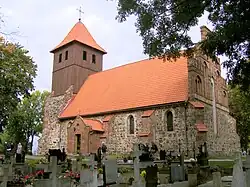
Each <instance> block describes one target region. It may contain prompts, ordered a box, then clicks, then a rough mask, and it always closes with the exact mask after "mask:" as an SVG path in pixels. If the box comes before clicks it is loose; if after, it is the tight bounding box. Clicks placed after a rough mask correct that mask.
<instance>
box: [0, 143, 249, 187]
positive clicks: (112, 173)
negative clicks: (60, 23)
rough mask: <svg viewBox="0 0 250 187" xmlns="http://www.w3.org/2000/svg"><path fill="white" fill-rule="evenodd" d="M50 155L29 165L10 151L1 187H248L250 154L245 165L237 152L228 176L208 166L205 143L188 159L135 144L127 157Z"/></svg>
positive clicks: (0, 175)
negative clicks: (131, 152)
mask: <svg viewBox="0 0 250 187" xmlns="http://www.w3.org/2000/svg"><path fill="white" fill-rule="evenodd" d="M48 153H49V154H48V155H47V157H46V158H43V159H35V160H26V162H25V161H24V160H23V159H22V155H21V156H20V155H19V153H18V151H17V153H16V155H15V154H13V153H11V152H8V151H6V153H5V158H4V159H3V161H2V163H1V166H0V180H1V187H45V186H46V187H47V186H48V187H49V186H51V187H85V186H86V187H98V186H110V187H112V186H113V187H115V186H116V187H117V186H121V187H123V186H135V187H143V186H145V187H151V186H152V187H157V186H158V187H165V186H166V187H195V186H199V187H210V186H211V187H213V186H215V187H229V186H232V187H238V186H242V187H249V186H250V153H249V154H248V155H247V156H246V161H244V162H242V159H241V154H240V153H238V154H236V157H235V162H234V167H233V171H231V173H232V174H231V175H230V174H229V173H230V172H229V173H226V172H225V171H223V168H220V167H215V166H209V164H208V155H207V152H206V143H204V145H202V146H201V147H200V148H199V153H198V154H197V157H196V158H192V159H189V160H186V159H184V158H185V155H184V154H183V153H181V152H178V153H175V152H166V151H165V150H160V151H158V150H157V148H156V149H153V146H152V147H151V148H149V147H148V146H147V145H143V144H134V150H133V154H132V155H130V156H128V157H123V159H117V158H111V157H108V156H107V157H103V156H104V155H102V154H88V155H79V154H78V155H74V156H69V155H66V154H65V152H64V150H63V151H62V152H61V150H58V149H55V150H52V149H51V150H49V151H48ZM105 156H106V155H105ZM15 157H16V158H15ZM194 157H195V155H194ZM31 163H32V164H31ZM228 174H229V175H228Z"/></svg>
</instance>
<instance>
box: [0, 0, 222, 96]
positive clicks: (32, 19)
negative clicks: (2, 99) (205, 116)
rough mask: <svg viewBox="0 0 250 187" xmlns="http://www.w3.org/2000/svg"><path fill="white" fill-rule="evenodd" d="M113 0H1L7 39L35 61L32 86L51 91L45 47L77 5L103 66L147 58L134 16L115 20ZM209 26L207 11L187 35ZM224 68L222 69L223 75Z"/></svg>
mask: <svg viewBox="0 0 250 187" xmlns="http://www.w3.org/2000/svg"><path fill="white" fill-rule="evenodd" d="M116 5H117V0H70V1H69V0H53V1H52V0H42V1H34V0H22V1H18V0H8V1H7V0H1V3H0V7H1V8H0V13H1V16H2V18H3V21H4V23H3V24H1V28H0V29H1V31H3V32H5V33H12V32H15V33H16V34H13V35H11V36H7V39H9V40H11V41H13V42H18V43H20V44H21V45H23V46H24V47H25V48H26V49H28V50H29V55H30V56H32V57H33V60H34V61H35V62H36V64H37V65H38V72H37V74H38V75H37V77H36V79H35V82H34V84H35V89H37V90H48V91H51V82H52V81H51V77H52V64H53V63H52V62H53V61H52V60H53V56H52V54H51V53H49V51H50V50H51V49H53V48H54V47H55V46H56V45H57V44H59V43H60V42H61V41H62V40H63V38H64V37H65V36H66V35H67V33H68V32H69V31H70V29H71V28H72V27H73V26H74V24H75V23H76V22H77V21H78V19H79V12H78V11H77V9H79V7H81V9H82V11H83V12H84V14H83V15H82V17H81V18H82V22H83V23H84V24H85V25H86V27H87V28H88V30H89V32H90V33H91V34H92V36H93V37H94V39H95V40H96V41H97V43H98V44H99V45H100V46H101V47H103V48H104V49H105V50H106V51H107V52H108V54H107V55H105V56H104V59H103V60H104V61H103V62H104V67H103V68H104V70H105V69H110V68H113V67H116V66H120V65H124V64H127V63H131V62H135V61H138V60H141V59H144V58H147V56H146V55H144V54H143V46H142V40H141V37H140V36H139V33H136V27H135V26H134V23H135V17H130V18H129V19H128V21H126V22H124V23H119V22H118V21H117V20H116V19H115V17H116V15H117V8H116ZM202 25H206V26H207V27H208V28H210V29H212V25H211V23H209V22H208V20H207V15H204V16H203V17H202V18H200V21H199V24H198V25H197V26H196V27H193V28H192V29H191V30H190V32H189V35H190V36H191V37H192V39H193V41H194V42H198V41H199V40H200V26H202ZM225 72H226V71H225V70H223V71H222V75H223V77H225Z"/></svg>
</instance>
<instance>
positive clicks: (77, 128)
mask: <svg viewBox="0 0 250 187" xmlns="http://www.w3.org/2000/svg"><path fill="white" fill-rule="evenodd" d="M77 134H80V135H81V148H80V151H81V153H82V154H86V153H89V152H92V153H96V150H97V149H98V147H99V146H100V136H101V135H102V134H103V133H98V132H95V131H92V130H91V127H89V126H87V125H86V124H85V123H84V122H83V121H82V118H81V117H79V116H78V117H77V118H76V119H75V120H74V122H73V123H72V122H70V123H69V125H68V128H67V140H68V142H67V152H68V153H72V154H74V153H76V145H75V144H76V140H75V136H76V135H77Z"/></svg>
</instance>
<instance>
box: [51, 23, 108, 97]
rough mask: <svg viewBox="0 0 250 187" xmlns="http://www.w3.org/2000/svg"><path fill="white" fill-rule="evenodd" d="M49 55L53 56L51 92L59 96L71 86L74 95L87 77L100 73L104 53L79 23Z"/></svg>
mask: <svg viewBox="0 0 250 187" xmlns="http://www.w3.org/2000/svg"><path fill="white" fill-rule="evenodd" d="M51 53H53V54H54V60H53V72H52V92H54V96H59V95H63V94H64V93H65V91H66V90H67V89H68V88H69V87H70V86H71V85H73V88H74V93H75V94H76V93H77V92H78V91H79V89H80V88H81V86H82V84H83V83H84V82H85V81H86V79H87V78H88V76H89V75H91V74H94V73H96V72H100V71H102V63H103V55H104V54H106V51H105V50H104V49H103V48H101V47H100V46H99V45H98V44H97V43H96V41H95V40H94V38H93V37H92V36H91V34H90V33H89V32H88V30H87V28H86V27H85V25H84V24H83V23H82V22H80V21H79V22H78V23H76V24H75V26H74V27H73V28H72V29H71V31H70V32H69V33H68V35H67V36H66V37H65V38H64V40H63V41H62V42H61V43H60V44H59V45H58V46H57V47H55V48H54V49H53V50H52V51H51Z"/></svg>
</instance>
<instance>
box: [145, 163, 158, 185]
mask: <svg viewBox="0 0 250 187" xmlns="http://www.w3.org/2000/svg"><path fill="white" fill-rule="evenodd" d="M157 172H158V168H157V166H156V165H155V166H148V167H147V168H146V178H145V180H146V187H155V186H157V184H158V175H157Z"/></svg>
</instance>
